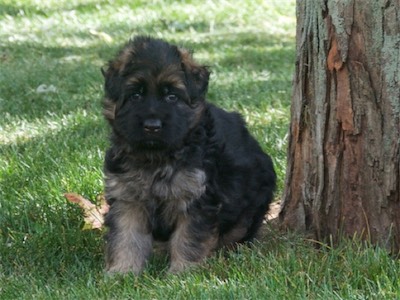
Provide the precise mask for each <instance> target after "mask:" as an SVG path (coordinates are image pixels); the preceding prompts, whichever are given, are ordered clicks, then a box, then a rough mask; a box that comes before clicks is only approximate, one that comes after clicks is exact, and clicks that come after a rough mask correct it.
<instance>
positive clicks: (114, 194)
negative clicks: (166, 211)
mask: <svg viewBox="0 0 400 300" xmlns="http://www.w3.org/2000/svg"><path fill="white" fill-rule="evenodd" d="M205 182H206V176H205V173H204V171H202V170H200V169H196V168H193V169H181V170H177V169H175V168H173V167H172V166H164V167H160V168H157V169H155V170H146V169H134V170H131V171H129V172H126V173H124V174H107V179H106V193H107V196H108V197H110V198H115V199H121V200H124V201H132V202H143V203H146V206H147V205H152V204H153V205H154V206H157V205H158V204H160V203H163V205H164V206H165V203H168V205H167V206H166V208H168V207H170V206H174V208H172V207H171V209H186V206H187V204H188V203H190V202H191V201H192V200H194V199H197V198H199V197H200V196H201V195H202V194H203V193H204V191H205Z"/></svg>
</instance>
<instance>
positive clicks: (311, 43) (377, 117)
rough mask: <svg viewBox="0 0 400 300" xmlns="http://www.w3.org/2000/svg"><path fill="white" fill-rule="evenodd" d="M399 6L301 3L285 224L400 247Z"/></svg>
mask: <svg viewBox="0 0 400 300" xmlns="http://www.w3.org/2000/svg"><path fill="white" fill-rule="evenodd" d="M399 7H400V0H373V1H372V0H371V1H365V0H336V1H335V0H329V1H327V0H325V1H323V0H297V41H296V43H297V49H296V51H297V57H296V71H295V76H294V82H293V87H294V89H293V98H292V107H291V125H290V136H289V149H288V165H287V175H286V185H285V186H286V189H285V192H284V195H283V201H282V211H281V214H280V221H281V222H282V225H283V226H284V227H285V228H290V229H296V230H302V231H308V232H310V231H311V232H312V233H313V234H315V238H317V239H319V240H324V239H326V238H333V240H334V241H335V240H337V239H338V238H339V237H341V236H343V235H344V236H351V237H352V236H354V235H356V236H359V237H362V238H365V239H368V240H370V241H372V242H373V243H377V244H379V245H381V246H384V247H387V248H390V249H392V250H395V251H398V250H399V246H400V152H399V144H400V8H399Z"/></svg>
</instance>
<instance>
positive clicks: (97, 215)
mask: <svg viewBox="0 0 400 300" xmlns="http://www.w3.org/2000/svg"><path fill="white" fill-rule="evenodd" d="M64 196H65V198H67V200H68V201H69V202H71V203H76V204H78V205H79V206H80V207H81V208H82V210H83V214H84V222H85V224H84V225H83V230H88V229H102V227H103V224H104V215H105V214H106V213H107V212H108V210H109V205H108V204H107V203H106V200H105V197H104V195H103V194H101V195H99V196H97V200H98V202H99V203H100V204H99V205H95V204H94V203H92V202H91V201H90V200H88V199H86V198H84V197H82V196H81V195H79V194H76V193H66V194H64Z"/></svg>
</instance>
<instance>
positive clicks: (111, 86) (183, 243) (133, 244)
mask: <svg viewBox="0 0 400 300" xmlns="http://www.w3.org/2000/svg"><path fill="white" fill-rule="evenodd" d="M103 74H104V77H105V99H104V116H105V118H106V119H107V120H108V122H109V124H110V125H111V129H112V134H111V147H110V148H109V149H108V151H107V152H106V155H105V166H104V173H105V194H106V199H107V201H108V204H109V205H110V211H109V213H108V214H107V216H106V226H107V227H108V233H107V235H106V269H107V270H108V271H109V272H119V273H126V272H133V273H135V274H140V272H141V271H142V270H143V269H144V268H145V265H146V262H147V260H148V258H149V257H150V255H151V253H152V248H153V242H154V241H163V242H167V245H168V250H169V257H170V267H169V271H170V272H179V271H182V270H184V269H185V268H187V267H188V266H191V265H193V264H196V263H199V262H201V261H202V260H203V259H204V258H206V257H207V256H208V255H210V253H211V252H212V251H213V250H215V249H218V248H220V247H222V246H233V245H235V244H237V243H243V242H246V241H251V240H252V239H253V237H254V236H255V234H256V232H257V230H258V229H259V228H260V226H261V224H262V221H263V218H264V216H265V214H266V212H267V210H268V206H269V204H270V202H271V200H272V197H273V191H274V189H275V182H276V175H275V172H274V168H273V164H272V162H271V159H270V157H269V156H268V155H266V154H265V153H263V151H262V150H261V148H260V146H259V145H258V143H257V142H256V140H255V139H254V138H253V137H252V136H251V135H250V134H249V132H248V130H247V129H246V127H245V124H244V121H243V120H242V118H241V117H240V116H239V115H238V114H237V113H228V112H225V111H224V110H222V109H220V108H217V107H216V106H214V105H212V104H210V103H208V102H207V101H206V100H205V96H206V92H207V87H208V79H209V75H210V72H209V70H208V68H207V67H205V66H202V65H199V64H198V63H196V62H195V61H194V60H193V58H192V55H191V54H190V53H189V52H188V51H186V50H184V49H180V48H178V47H176V46H174V45H171V44H169V43H167V42H165V41H163V40H159V39H153V38H150V37H144V36H139V37H136V38H135V39H133V40H131V41H129V42H128V43H127V44H126V45H125V47H123V49H122V50H121V51H120V52H119V53H118V55H117V56H116V58H115V59H114V60H112V61H111V62H109V64H108V67H107V68H106V70H105V71H103Z"/></svg>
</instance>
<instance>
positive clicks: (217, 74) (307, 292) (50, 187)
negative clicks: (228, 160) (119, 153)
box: [0, 0, 400, 299]
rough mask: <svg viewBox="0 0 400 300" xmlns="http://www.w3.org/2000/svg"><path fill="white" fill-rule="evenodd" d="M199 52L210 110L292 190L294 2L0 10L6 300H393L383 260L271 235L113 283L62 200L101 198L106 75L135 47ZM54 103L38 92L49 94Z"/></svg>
mask: <svg viewBox="0 0 400 300" xmlns="http://www.w3.org/2000/svg"><path fill="white" fill-rule="evenodd" d="M134 34H151V35H154V36H157V37H161V38H166V39H168V40H170V41H172V42H174V43H177V44H179V45H183V46H185V47H188V48H191V49H194V50H195V57H196V58H198V59H199V60H200V61H201V62H203V63H205V64H207V65H210V66H211V69H212V72H213V73H212V77H211V82H210V90H209V97H208V98H209V100H210V101H211V102H214V103H216V104H218V105H220V106H222V107H224V108H226V109H228V110H238V111H239V112H241V113H242V115H243V116H244V118H245V119H246V121H247V123H248V124H249V128H250V130H251V132H252V133H253V134H254V136H255V137H256V138H257V140H258V141H260V143H261V145H262V147H263V149H264V150H266V151H267V152H268V153H270V154H271V156H272V157H273V160H274V163H275V166H276V171H277V173H278V176H279V190H278V193H277V198H279V197H280V194H281V192H282V189H283V178H284V174H285V165H286V159H285V157H286V135H287V128H288V123H289V119H288V118H289V104H290V88H291V77H292V72H293V66H294V1H292V0H290V1H289V0H288V1H161V0H160V1H130V2H129V3H127V2H126V1H122V0H115V1H111V0H108V1H106V0H103V1H95V0H86V1H78V0H72V1H67V0H62V1H56V0H46V1H36V0H26V1H22V0H16V1H14V0H3V1H1V2H0V64H1V67H0V82H1V84H0V113H1V116H2V117H1V118H0V156H1V161H0V258H1V259H0V298H1V299H25V298H34V299H47V298H49V299H54V298H55V299H58V298H65V299H77V298H78V299H80V298H88V299H92V298H104V299H108V298H132V299H134V298H138V299H169V298H172V299H187V298H194V299H220V298H222V299H225V298H228V299H231V298H233V299H237V298H238V299H242V298H249V299H264V298H271V299H303V298H304V299H305V298H307V299H308V298H309V299H325V298H329V299H366V298H372V299H379V298H389V299H391V298H397V297H399V295H400V292H399V280H398V279H397V278H399V276H398V275H399V270H400V267H399V264H398V261H396V260H392V259H391V258H390V257H389V256H388V255H387V254H386V253H385V252H384V251H383V250H381V249H379V248H371V247H366V246H364V245H363V244H361V243H360V242H357V241H353V242H344V243H343V244H342V245H341V246H339V247H338V248H335V249H330V247H328V246H327V245H323V246H322V247H320V249H319V250H317V249H316V248H315V247H314V246H315V245H313V243H310V242H307V241H305V240H304V239H303V238H302V237H299V236H295V235H283V234H280V233H278V232H276V231H274V230H273V229H271V228H269V227H266V232H265V233H264V236H263V237H262V238H261V242H260V243H258V244H256V245H254V246H253V247H252V248H251V249H249V248H246V247H244V248H240V249H239V250H238V251H237V252H230V253H219V254H218V255H217V256H216V257H213V258H211V259H209V260H207V262H206V263H205V264H204V265H203V266H201V267H199V268H196V269H194V270H192V271H190V272H187V273H185V274H181V275H178V276H174V275H168V274H166V269H167V259H166V258H165V257H163V256H160V255H157V256H155V257H154V258H153V260H152V262H151V263H150V265H149V267H148V269H147V270H146V272H145V273H144V274H143V276H141V277H139V278H136V277H134V276H131V275H128V276H116V277H107V276H105V275H104V273H103V249H102V248H103V240H102V234H101V233H100V232H90V231H81V230H80V228H81V227H82V217H81V212H80V211H79V209H78V208H77V207H75V206H74V205H72V204H69V203H67V202H66V200H65V199H64V198H63V196H62V195H63V193H64V192H71V191H73V192H77V193H80V194H82V195H84V196H86V197H88V198H92V199H93V198H94V197H95V196H96V195H97V194H99V193H101V191H102V189H103V182H102V161H103V153H104V150H105V149H106V147H107V144H108V141H107V135H108V128H107V126H106V124H105V122H104V121H103V118H102V116H101V104H100V103H101V97H102V76H101V73H100V68H101V67H102V66H103V65H104V64H105V63H106V62H107V61H108V60H109V59H110V58H111V57H112V56H113V55H114V54H115V52H116V50H117V49H118V48H119V47H120V45H121V44H123V43H124V42H125V41H126V40H127V39H128V38H129V37H130V36H131V35H134ZM42 84H45V85H48V86H49V85H53V86H54V87H55V88H56V91H55V92H50V93H38V92H37V88H38V87H39V86H40V85H42Z"/></svg>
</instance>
